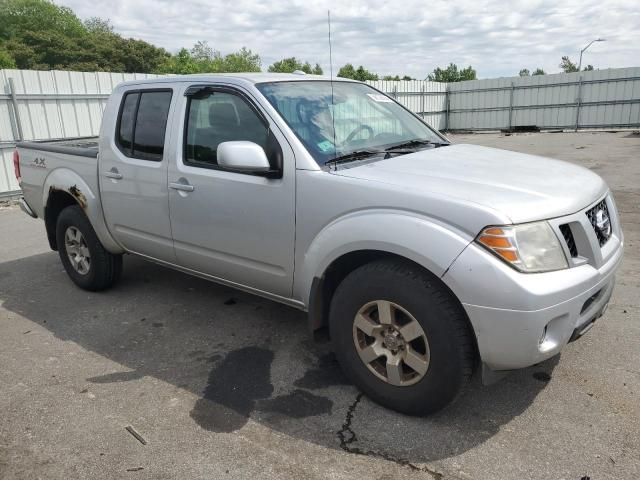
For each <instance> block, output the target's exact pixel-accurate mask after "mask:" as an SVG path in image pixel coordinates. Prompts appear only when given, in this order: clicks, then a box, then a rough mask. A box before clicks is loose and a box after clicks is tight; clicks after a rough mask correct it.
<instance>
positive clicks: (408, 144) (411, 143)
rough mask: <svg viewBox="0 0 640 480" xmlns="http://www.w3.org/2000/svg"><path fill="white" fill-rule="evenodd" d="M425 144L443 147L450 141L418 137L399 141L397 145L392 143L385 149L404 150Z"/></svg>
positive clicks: (387, 150) (390, 150) (388, 150)
mask: <svg viewBox="0 0 640 480" xmlns="http://www.w3.org/2000/svg"><path fill="white" fill-rule="evenodd" d="M423 145H433V146H434V147H441V146H442V145H449V143H448V142H432V141H431V140H420V139H417V138H416V139H413V140H409V141H408V142H403V143H399V144H397V145H391V146H390V147H388V148H386V149H385V152H392V151H396V150H404V149H406V148H411V147H420V146H423Z"/></svg>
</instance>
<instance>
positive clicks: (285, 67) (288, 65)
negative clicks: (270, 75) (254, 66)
mask: <svg viewBox="0 0 640 480" xmlns="http://www.w3.org/2000/svg"><path fill="white" fill-rule="evenodd" d="M268 70H269V71H270V72H274V73H293V72H295V71H296V70H300V71H302V72H304V73H308V74H313V75H322V73H323V72H322V67H320V65H319V64H317V63H316V65H315V67H312V66H311V64H310V63H309V62H304V63H302V60H298V59H297V58H296V57H288V58H283V59H282V60H279V61H277V62H274V63H273V64H272V65H269V69H268Z"/></svg>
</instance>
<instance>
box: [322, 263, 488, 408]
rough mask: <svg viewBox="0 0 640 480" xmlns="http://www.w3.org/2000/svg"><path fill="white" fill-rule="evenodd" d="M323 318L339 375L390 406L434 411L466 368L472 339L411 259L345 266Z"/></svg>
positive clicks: (460, 383)
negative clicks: (348, 270)
mask: <svg viewBox="0 0 640 480" xmlns="http://www.w3.org/2000/svg"><path fill="white" fill-rule="evenodd" d="M329 322H330V331H331V337H332V342H333V345H334V349H335V353H336V356H337V357H338V359H339V361H340V364H341V365H342V367H343V370H344V371H345V373H346V375H347V376H348V377H349V378H350V379H351V380H352V381H353V383H354V384H355V385H356V386H357V387H358V388H359V389H360V390H362V391H363V392H364V393H366V394H367V395H368V396H369V397H370V398H372V399H373V400H374V401H376V402H378V403H380V404H381V405H384V406H386V407H388V408H391V409H393V410H397V411H399V412H402V413H406V414H411V415H424V414H429V413H433V412H436V411H437V410H440V409H441V408H443V407H444V406H446V405H447V404H449V403H450V402H452V401H453V400H454V399H455V398H456V397H457V395H458V394H459V393H460V391H461V390H462V388H463V387H464V386H465V385H466V384H467V383H468V380H469V378H470V377H471V374H472V372H473V367H474V363H475V345H474V341H473V337H472V332H471V331H470V328H469V326H468V322H467V320H466V317H465V315H464V312H463V311H462V308H461V306H460V305H459V304H458V303H457V302H456V300H455V298H453V296H452V294H451V293H450V292H449V291H448V290H447V289H446V287H445V286H444V285H443V284H442V283H441V281H440V280H439V279H438V278H437V277H435V276H433V275H431V274H429V273H428V272H426V271H423V270H422V269H420V268H419V267H417V266H414V265H412V264H408V263H403V262H398V261H388V260H383V261H376V262H372V263H369V264H366V265H364V266H362V267H360V268H358V269H356V270H354V271H353V272H351V273H350V274H349V275H348V276H347V277H346V278H345V279H344V280H343V281H342V283H341V284H340V285H339V286H338V288H337V290H336V292H335V295H334V297H333V299H332V302H331V311H330V318H329Z"/></svg>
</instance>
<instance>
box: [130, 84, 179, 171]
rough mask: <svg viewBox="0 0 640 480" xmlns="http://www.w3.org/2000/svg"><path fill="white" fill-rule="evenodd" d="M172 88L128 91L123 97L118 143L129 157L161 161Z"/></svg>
mask: <svg viewBox="0 0 640 480" xmlns="http://www.w3.org/2000/svg"><path fill="white" fill-rule="evenodd" d="M171 96H172V91H171V90H161V91H158V90H152V91H141V92H128V93H127V94H126V95H125V97H124V98H123V100H122V107H121V109H120V118H119V121H118V129H117V130H118V135H117V144H118V147H119V148H120V151H122V153H124V154H125V155H127V156H128V157H134V158H140V159H142V160H152V161H160V160H162V155H163V152H164V137H165V132H166V129H167V118H168V116H169V106H170V105H171Z"/></svg>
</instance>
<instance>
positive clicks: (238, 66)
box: [218, 47, 262, 72]
mask: <svg viewBox="0 0 640 480" xmlns="http://www.w3.org/2000/svg"><path fill="white" fill-rule="evenodd" d="M261 65H262V60H260V55H258V54H257V53H253V52H252V51H251V50H249V49H248V48H246V47H242V48H241V49H240V50H238V51H237V52H234V53H230V54H228V55H226V56H225V57H224V59H223V61H222V70H218V71H220V72H259V71H260V67H261Z"/></svg>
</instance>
